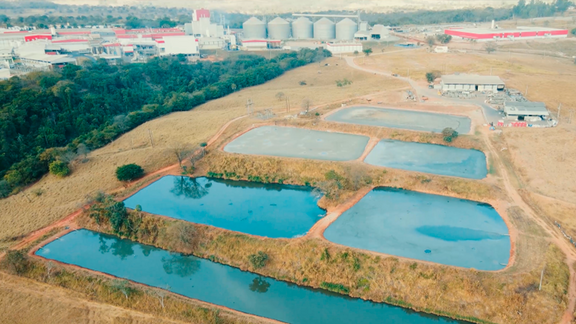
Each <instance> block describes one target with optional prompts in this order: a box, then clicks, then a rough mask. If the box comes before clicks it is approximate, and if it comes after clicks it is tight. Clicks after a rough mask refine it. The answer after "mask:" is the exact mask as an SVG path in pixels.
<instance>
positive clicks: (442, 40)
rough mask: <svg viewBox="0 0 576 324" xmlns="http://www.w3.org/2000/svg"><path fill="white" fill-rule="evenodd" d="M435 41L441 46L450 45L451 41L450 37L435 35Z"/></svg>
mask: <svg viewBox="0 0 576 324" xmlns="http://www.w3.org/2000/svg"><path fill="white" fill-rule="evenodd" d="M436 39H437V40H438V41H439V42H440V43H441V44H448V43H450V41H451V40H452V36H451V35H446V34H440V35H436Z"/></svg>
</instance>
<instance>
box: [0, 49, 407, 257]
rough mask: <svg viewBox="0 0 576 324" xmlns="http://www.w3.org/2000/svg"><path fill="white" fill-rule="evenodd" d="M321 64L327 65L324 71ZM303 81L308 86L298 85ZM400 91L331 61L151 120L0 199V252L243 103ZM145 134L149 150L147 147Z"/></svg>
mask: <svg viewBox="0 0 576 324" xmlns="http://www.w3.org/2000/svg"><path fill="white" fill-rule="evenodd" d="M324 63H328V64H330V65H329V66H324ZM336 64H338V65H336ZM319 72H321V73H319ZM343 78H348V79H349V80H351V81H353V83H352V85H350V86H346V87H344V88H338V87H336V84H335V80H337V79H343ZM303 80H305V81H306V82H307V86H300V85H299V82H300V81H303ZM401 87H404V84H402V83H401V82H399V81H397V80H394V79H384V78H382V77H377V76H375V75H372V74H369V73H363V72H359V71H356V70H353V69H351V68H349V67H348V66H347V65H346V64H345V63H343V62H342V61H340V60H338V59H336V58H331V59H328V60H326V61H324V62H323V63H322V64H312V65H309V66H305V67H302V68H299V69H296V70H293V71H290V72H287V73H286V74H285V75H283V76H281V77H279V78H277V79H275V80H272V81H270V82H268V83H266V84H263V85H260V86H257V87H253V88H248V89H244V90H242V91H239V92H237V93H234V94H232V95H229V96H227V97H225V98H221V99H218V100H214V101H211V102H209V103H206V104H204V105H202V106H199V107H197V108H195V109H193V110H191V111H188V112H178V113H173V114H170V115H167V116H164V117H162V118H158V119H155V120H152V121H150V122H148V123H146V124H143V125H141V126H140V127H138V128H136V129H134V130H133V131H131V132H129V133H127V134H125V135H123V136H122V137H120V138H119V139H117V140H116V141H114V142H113V143H111V144H110V145H107V146H106V147H104V148H101V149H99V150H96V151H94V152H92V153H91V154H90V156H89V159H90V160H89V162H87V163H83V164H82V163H76V164H74V165H73V168H72V170H73V172H72V174H71V175H70V176H69V177H67V178H64V179H59V178H56V177H54V176H51V175H48V176H45V177H44V178H42V179H41V180H40V181H38V182H37V183H36V184H34V185H32V186H31V187H30V188H29V189H28V190H25V191H24V192H22V193H20V194H18V195H15V196H12V197H10V198H7V199H3V200H0V210H1V211H2V212H1V213H0V223H1V224H2V225H3V226H1V227H0V248H1V247H2V246H6V245H7V244H11V243H12V242H8V243H7V242H6V240H7V239H9V238H12V237H16V236H19V235H23V234H26V233H28V232H30V231H33V230H36V229H38V228H41V227H43V226H46V225H48V224H50V223H52V222H54V221H55V220H57V219H60V218H62V217H64V216H66V215H67V214H68V213H71V212H72V211H74V210H75V209H77V208H78V207H79V205H80V204H82V203H83V201H84V198H85V197H86V195H88V194H90V193H94V192H96V191H98V190H104V191H109V190H112V189H114V188H117V187H118V186H120V185H121V184H120V183H119V182H118V181H117V180H116V179H115V177H114V171H115V169H116V167H118V166H120V165H123V164H126V163H137V164H140V165H142V166H143V167H144V169H145V170H146V171H147V172H150V171H154V170H157V169H159V168H161V167H162V166H166V165H170V164H173V163H176V162H177V160H176V157H175V156H174V153H173V152H172V151H171V149H172V148H173V147H175V146H178V145H179V144H180V143H186V144H189V145H190V146H194V145H198V144H199V143H201V142H205V141H207V140H208V139H209V138H210V137H211V136H212V135H213V134H215V133H216V132H217V131H218V129H219V128H220V127H221V126H222V125H224V124H225V123H226V122H227V121H229V120H231V119H233V118H235V117H238V116H241V115H243V114H245V113H246V108H245V104H246V101H247V100H248V99H252V101H253V102H254V107H255V110H259V109H264V108H282V107H285V103H284V102H281V101H278V99H276V97H275V95H276V94H277V93H278V92H283V93H284V94H285V95H286V96H288V97H289V98H290V102H291V103H292V107H297V108H296V109H294V108H293V110H292V111H300V110H301V108H300V104H301V102H302V100H303V99H304V98H309V99H311V100H312V104H313V105H316V104H324V103H330V102H334V101H337V100H345V99H348V98H353V97H356V96H362V95H366V94H369V93H374V92H378V91H382V90H384V89H390V88H401ZM149 130H150V132H151V133H152V136H153V141H154V147H152V146H151V145H150V142H149ZM39 189H40V190H41V191H42V192H43V193H42V194H41V195H40V196H36V195H35V194H33V192H37V191H38V190H39ZM2 241H4V243H1V242H2Z"/></svg>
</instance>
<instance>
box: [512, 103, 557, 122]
mask: <svg viewBox="0 0 576 324" xmlns="http://www.w3.org/2000/svg"><path fill="white" fill-rule="evenodd" d="M504 114H505V115H506V117H508V118H507V119H515V120H526V121H539V120H543V119H546V118H547V117H548V116H549V115H550V112H549V111H548V109H546V105H545V104H544V103H543V102H505V103H504Z"/></svg>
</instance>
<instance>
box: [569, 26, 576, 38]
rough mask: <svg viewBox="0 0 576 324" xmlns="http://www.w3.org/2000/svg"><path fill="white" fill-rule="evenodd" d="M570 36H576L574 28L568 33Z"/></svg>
mask: <svg viewBox="0 0 576 324" xmlns="http://www.w3.org/2000/svg"><path fill="white" fill-rule="evenodd" d="M570 34H572V35H574V36H576V28H572V30H571V31H570Z"/></svg>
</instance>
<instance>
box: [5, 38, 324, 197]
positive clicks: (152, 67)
mask: <svg viewBox="0 0 576 324" xmlns="http://www.w3.org/2000/svg"><path fill="white" fill-rule="evenodd" d="M328 56H330V52H327V51H325V50H310V49H303V50H300V51H299V52H290V53H283V54H280V55H278V56H277V57H275V58H273V59H270V60H268V59H265V58H264V57H261V56H257V55H239V56H237V57H234V58H229V59H226V60H223V61H221V62H207V61H198V62H195V63H192V64H187V63H185V62H186V60H185V58H184V57H178V58H155V59H152V60H150V61H149V62H148V63H145V64H126V65H116V66H111V65H108V64H107V63H106V62H105V61H104V60H99V61H96V62H91V61H88V62H85V63H83V65H82V66H77V65H68V66H65V67H64V68H63V69H61V70H58V71H51V72H33V73H29V74H27V75H25V76H22V77H12V78H10V79H9V80H6V81H0V178H1V179H3V180H1V181H0V197H2V196H6V195H7V194H9V193H10V192H15V191H18V190H19V189H20V188H21V187H22V186H24V185H27V184H29V183H32V182H34V181H36V180H37V179H39V178H40V177H42V176H43V175H44V174H46V173H47V172H48V170H49V168H50V164H52V163H53V162H54V161H63V162H69V161H70V159H71V157H74V156H78V155H84V156H85V155H86V153H85V152H86V150H93V149H96V148H99V147H102V146H104V145H106V144H108V143H110V142H111V141H112V140H114V139H115V138H117V137H118V136H119V135H120V134H122V133H124V132H126V131H128V130H130V129H133V128H135V127H136V126H138V125H140V124H142V123H144V122H146V121H148V120H151V119H153V118H156V117H158V116H162V115H165V114H168V113H170V112H174V111H186V110H190V109H192V108H194V107H196V106H198V105H200V104H203V103H204V102H206V101H208V100H212V99H216V98H220V97H222V96H225V95H227V94H230V93H232V92H234V91H238V90H240V89H242V88H245V87H250V86H254V85H258V84H262V83H264V82H266V81H268V80H271V79H273V78H276V77H278V76H280V75H281V74H282V73H284V71H287V70H290V69H293V68H296V67H299V66H303V65H306V64H308V63H311V62H315V61H319V60H321V59H322V58H324V57H328Z"/></svg>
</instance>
